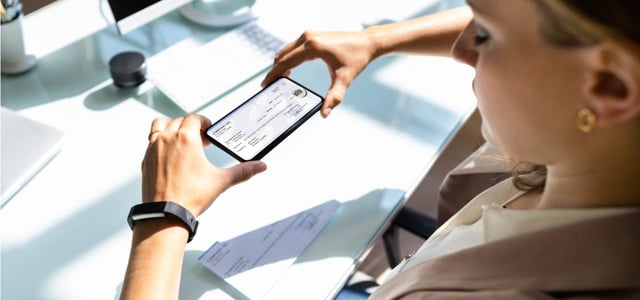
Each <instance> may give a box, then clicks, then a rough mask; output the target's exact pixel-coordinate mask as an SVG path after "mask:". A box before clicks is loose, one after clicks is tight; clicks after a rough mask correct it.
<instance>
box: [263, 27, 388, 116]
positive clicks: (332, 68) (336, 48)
mask: <svg viewBox="0 0 640 300" xmlns="http://www.w3.org/2000/svg"><path fill="white" fill-rule="evenodd" d="M375 53H376V48H375V45H374V43H373V40H372V39H371V38H370V36H369V35H367V34H366V33H365V31H361V32H311V31H307V32H304V33H303V34H302V35H301V36H300V37H299V38H298V39H297V40H295V41H293V42H291V43H289V44H287V45H286V46H284V47H283V48H282V49H280V51H278V53H277V54H276V57H275V59H274V64H273V68H272V69H271V71H270V72H269V73H268V74H267V75H266V77H265V78H264V80H263V82H262V85H263V86H266V85H267V84H269V83H271V82H272V81H274V80H275V79H276V78H278V77H279V76H282V75H286V76H288V75H289V74H290V73H291V69H293V68H295V67H296V66H298V65H300V64H302V63H303V62H305V61H309V60H313V59H317V58H320V59H322V60H323V61H324V62H325V63H326V65H327V68H328V69H329V74H330V75H331V86H330V87H329V90H328V91H327V95H326V96H325V102H324V104H323V106H322V109H321V114H322V116H323V117H325V118H326V117H327V116H328V115H329V113H330V112H331V109H333V108H334V107H336V106H337V105H338V104H340V102H342V99H343V97H344V94H345V92H346V90H347V88H348V87H349V85H350V84H351V82H352V81H353V79H354V78H355V77H356V76H358V74H360V72H362V70H363V69H364V68H365V67H366V66H367V65H368V64H369V63H370V62H371V61H372V60H373V59H374V58H375Z"/></svg>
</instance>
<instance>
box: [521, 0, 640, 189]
mask: <svg viewBox="0 0 640 300" xmlns="http://www.w3.org/2000/svg"><path fill="white" fill-rule="evenodd" d="M532 2H533V3H534V6H535V7H536V10H537V12H538V17H539V22H538V24H539V30H540V34H541V35H542V37H543V38H544V39H545V40H546V41H547V42H549V44H551V45H554V46H558V47H584V46H591V45H594V44H597V43H599V42H602V41H612V42H614V43H617V44H620V45H621V46H623V47H624V48H626V49H629V50H630V52H631V53H635V55H637V56H638V57H639V59H640V1H638V0H608V1H604V0H532ZM512 174H513V178H514V179H513V183H514V185H515V186H516V187H517V188H518V189H521V190H525V191H528V190H533V189H537V188H542V187H543V186H544V184H545V179H546V174H547V169H546V167H545V166H543V165H536V164H531V163H526V162H518V163H516V164H515V167H514V168H513V170H512Z"/></svg>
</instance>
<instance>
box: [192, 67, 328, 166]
mask: <svg viewBox="0 0 640 300" xmlns="http://www.w3.org/2000/svg"><path fill="white" fill-rule="evenodd" d="M323 102H324V98H322V97H321V96H320V95H318V94H316V93H314V92H313V91H311V90H309V89H308V88H306V87H304V86H302V85H301V84H299V83H297V82H295V81H293V80H292V79H290V78H288V77H280V78H278V79H277V80H275V81H274V82H273V83H271V84H269V85H268V86H267V87H265V88H264V89H262V90H261V91H260V92H258V93H257V94H255V95H253V96H252V97H251V98H249V100H247V101H245V102H244V103H242V104H240V106H238V107H236V108H235V109H233V110H232V111H231V112H230V113H228V114H227V115H226V116H224V117H222V119H220V120H218V121H216V122H214V123H213V124H212V125H211V126H209V128H207V130H206V132H205V137H206V138H207V139H208V140H209V141H211V142H212V143H213V144H214V145H216V146H217V147H219V148H220V149H222V150H224V151H225V152H227V153H228V154H229V155H231V156H233V157H234V158H235V159H237V160H239V161H249V160H259V159H261V158H262V157H264V156H265V155H266V154H267V153H269V151H271V150H272V149H273V148H274V147H275V146H276V145H278V144H279V143H280V142H282V141H283V140H284V139H285V138H286V137H287V136H288V135H289V134H291V133H292V132H293V131H294V130H296V129H297V128H298V127H300V125H302V124H303V123H304V122H305V121H306V120H308V119H309V118H310V117H311V116H313V114H314V113H316V112H317V111H319V110H320V107H322V103H323Z"/></svg>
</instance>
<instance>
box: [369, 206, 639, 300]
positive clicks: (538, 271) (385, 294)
mask: <svg viewBox="0 0 640 300" xmlns="http://www.w3.org/2000/svg"><path fill="white" fill-rule="evenodd" d="M601 298H607V299H640V211H634V212H630V213H627V214H623V215H617V216H614V217H605V218H600V219H593V220H589V221H583V222H579V223H575V224H571V225H566V226H561V227H557V228H553V229H548V230H543V231H538V232H533V233H529V234H525V235H521V236H516V237H512V238H506V239H503V240H499V241H496V242H492V243H488V244H484V245H481V246H476V247H472V248H469V249H466V250H463V251H459V252H455V253H452V254H449V255H445V256H442V257H440V258H436V259H433V260H430V261H425V262H422V263H420V264H418V265H416V266H414V267H412V268H410V269H407V270H405V271H403V272H402V273H400V274H398V275H397V276H395V277H393V278H392V279H390V280H389V281H388V282H386V283H385V284H383V285H382V286H381V287H380V288H378V289H377V290H376V291H375V293H374V294H373V295H372V296H371V298H370V299H385V300H386V299H403V300H408V299H601Z"/></svg>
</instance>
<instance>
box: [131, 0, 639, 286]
mask: <svg viewBox="0 0 640 300" xmlns="http://www.w3.org/2000/svg"><path fill="white" fill-rule="evenodd" d="M468 4H469V7H470V8H471V11H472V13H473V17H472V18H471V15H470V13H469V10H468V8H461V9H457V10H454V11H450V12H446V13H444V14H441V15H432V16H427V17H423V18H419V19H415V20H410V21H407V22H402V23H397V24H391V25H384V26H379V27H372V28H369V29H367V30H363V31H362V32H353V33H337V32H328V33H323V32H318V33H314V32H306V33H305V34H303V35H302V36H301V37H300V38H299V39H298V40H297V41H294V42H292V43H291V44H289V45H287V46H285V47H284V48H283V49H282V50H281V51H280V52H279V54H278V55H277V57H276V59H275V63H274V67H273V69H272V70H271V72H270V73H269V74H268V75H267V76H266V78H265V83H266V82H269V81H271V80H272V79H273V78H275V77H277V76H279V75H282V74H287V73H288V72H289V70H291V69H292V68H294V67H295V66H297V65H299V64H300V63H302V62H304V61H307V60H311V59H316V58H321V59H323V60H324V61H325V62H326V64H327V65H328V68H329V72H330V74H331V76H332V85H331V87H330V89H329V91H328V93H327V96H326V105H325V107H324V108H323V110H322V114H323V116H325V117H326V116H328V115H329V113H330V111H331V109H333V108H334V107H335V106H336V105H338V104H339V103H340V102H341V100H342V97H343V95H344V92H345V90H346V89H347V87H348V86H349V84H350V83H351V81H352V80H353V78H355V77H356V76H357V75H358V74H359V73H360V71H362V69H364V68H365V67H366V66H367V64H369V63H370V62H371V61H372V60H374V59H375V58H377V57H380V56H382V55H385V54H388V53H392V52H413V53H424V54H444V53H446V51H445V48H446V47H447V45H450V44H451V43H453V41H454V39H455V36H457V33H459V32H460V31H461V33H460V34H459V36H458V38H457V40H455V45H454V47H453V50H452V51H451V54H452V55H453V57H454V58H456V59H457V60H459V61H461V62H463V63H466V64H469V65H470V66H472V67H474V68H475V70H476V77H475V79H474V82H473V88H474V92H475V93H476V95H477V98H478V108H479V110H480V113H481V115H482V117H483V126H482V132H483V136H484V137H485V139H486V140H487V141H488V142H489V143H490V144H491V145H493V146H494V147H496V148H498V149H500V150H502V151H503V152H504V153H506V154H507V155H508V156H509V157H510V158H512V159H514V160H517V161H523V162H528V163H530V165H529V167H528V168H525V169H524V170H523V171H520V172H519V173H517V174H515V175H516V176H515V177H514V179H513V180H511V179H509V180H507V181H504V182H500V183H498V184H497V185H495V186H494V187H492V188H490V189H488V190H487V191H485V192H483V193H482V194H480V195H478V196H477V197H476V198H475V199H473V200H472V201H471V202H470V203H469V204H467V206H465V207H464V208H462V209H461V210H460V211H459V212H458V213H457V214H456V215H454V216H453V217H452V218H451V219H449V221H447V222H446V223H445V224H444V225H443V226H442V227H440V228H439V229H438V230H437V231H436V232H435V233H434V235H433V236H432V237H431V238H430V239H429V240H427V241H426V242H425V244H424V245H423V246H422V247H421V248H420V249H419V250H418V251H417V252H416V254H415V255H414V256H413V257H412V258H410V259H409V260H407V261H405V262H403V263H401V264H400V265H399V266H398V267H396V268H395V269H394V270H393V272H392V274H391V275H390V277H389V278H388V279H387V280H386V281H385V282H384V283H383V284H382V285H381V287H380V288H379V289H378V290H376V292H375V293H374V294H373V295H372V297H371V298H372V299H419V298H436V299H443V298H455V299H458V298H460V297H470V298H473V299H484V298H486V299H501V298H504V299H522V298H525V299H526V298H535V299H547V298H555V297H558V298H586V297H590V298H598V297H613V298H624V299H633V298H635V299H637V298H638V297H640V271H639V270H640V258H639V257H638V253H640V239H639V238H638V237H639V236H640V209H639V207H640V188H639V187H638V182H639V181H638V178H640V162H639V161H638V159H639V158H640V29H639V28H640V24H639V20H638V18H637V16H638V15H640V3H638V2H636V1H633V0H628V1H622V0H617V1H607V2H604V1H598V0H564V1H560V0H556V1H553V0H540V1H533V0H530V1H527V0H518V1H513V0H469V1H468ZM425 84H428V83H425ZM181 123H182V124H183V127H185V128H184V131H183V130H177V128H179V127H180V124H181ZM208 123H209V122H208V121H207V120H205V119H201V118H198V117H197V116H187V117H186V118H184V119H178V120H174V121H171V122H169V121H168V120H156V121H154V125H153V126H152V134H151V136H150V146H149V151H148V152H147V155H146V157H145V161H144V163H143V190H144V191H145V192H144V193H143V202H148V201H154V200H159V199H176V201H177V202H178V203H181V204H183V206H185V207H187V208H188V209H189V210H191V211H192V212H194V213H195V214H196V215H198V214H200V213H202V212H203V211H204V210H205V209H206V208H207V207H208V205H210V203H211V201H212V199H214V198H215V197H216V196H217V195H218V194H219V193H220V192H222V191H223V190H224V189H226V188H227V187H229V186H231V185H232V184H234V183H236V182H239V181H241V180H242V179H247V178H249V177H251V176H252V175H253V174H255V173H257V172H259V171H262V170H264V168H265V166H264V165H263V164H261V163H258V162H253V163H249V164H241V165H238V166H236V167H234V168H233V169H231V170H225V171H223V170H218V169H216V168H215V167H213V166H211V165H210V164H208V163H207V162H206V160H205V159H204V156H203V154H202V153H201V152H202V150H201V149H200V145H202V143H203V142H201V138H200V135H199V131H200V130H201V129H202V128H204V127H205V126H206V125H207V124H208ZM156 130H159V133H157V134H156ZM172 153H173V154H175V153H180V155H179V156H177V155H171V154H172ZM185 153H187V154H186V155H185ZM182 160H184V162H182ZM185 165H187V166H188V167H189V169H184V168H185ZM193 168H195V169H196V170H197V169H201V170H200V172H194V171H193ZM182 170H189V172H186V171H182ZM200 173H207V174H209V177H208V178H209V180H212V182H218V183H219V188H218V189H216V190H214V191H209V190H207V191H202V190H201V189H198V187H202V186H207V185H197V184H195V185H194V186H192V187H191V186H190V188H189V189H184V188H178V187H183V184H184V183H187V182H190V180H191V178H190V177H193V176H195V177H197V178H201V177H202V176H200V175H196V174H200ZM167 174H172V177H171V178H165V176H166V175H167ZM187 199H188V201H187ZM183 228H184V227H181V226H180V225H179V224H176V223H171V222H170V220H153V221H150V222H140V224H138V225H136V226H135V228H134V240H133V246H132V254H131V260H130V262H129V268H128V270H127V276H126V278H125V284H124V288H123V297H124V298H127V297H128V296H130V295H133V293H135V292H140V291H142V294H140V295H148V294H146V293H148V292H157V291H159V290H160V289H162V288H166V291H162V294H160V295H163V296H166V297H169V298H173V297H175V295H177V286H178V284H177V282H178V281H179V270H180V268H179V266H180V263H181V259H182V250H184V242H185V241H186V239H187V231H186V230H184V229H183ZM160 229H163V231H159V230H160ZM165 231H166V232H165ZM145 236H151V237H154V238H148V239H145V238H144V237H145ZM173 239H177V240H179V243H178V242H176V241H174V240H173ZM149 240H156V241H157V243H158V244H159V245H155V244H153V242H149ZM156 260H170V261H172V262H173V263H175V266H174V268H173V269H172V270H169V271H167V272H166V274H165V273H162V274H158V273H155V272H157V271H158V270H153V268H154V267H152V266H151V267H150V265H153V263H152V262H153V261H156ZM166 283H170V284H166ZM146 288H149V289H150V291H144V290H143V289H146ZM145 298H154V299H156V298H158V297H155V295H154V296H153V297H148V296H145Z"/></svg>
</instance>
